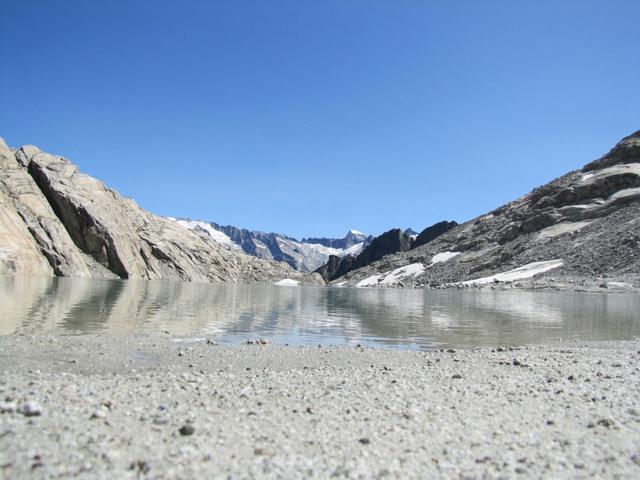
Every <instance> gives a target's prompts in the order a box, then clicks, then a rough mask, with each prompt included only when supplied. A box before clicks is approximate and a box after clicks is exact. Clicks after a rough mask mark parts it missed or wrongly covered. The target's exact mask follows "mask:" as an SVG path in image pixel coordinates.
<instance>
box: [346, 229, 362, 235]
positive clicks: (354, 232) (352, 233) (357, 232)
mask: <svg viewBox="0 0 640 480" xmlns="http://www.w3.org/2000/svg"><path fill="white" fill-rule="evenodd" d="M349 233H350V234H351V235H362V236H365V234H364V233H362V232H360V231H358V230H349Z"/></svg>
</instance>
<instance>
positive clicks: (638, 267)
mask: <svg viewBox="0 0 640 480" xmlns="http://www.w3.org/2000/svg"><path fill="white" fill-rule="evenodd" d="M409 266H411V268H408V269H407V272H413V274H414V275H413V276H412V277H411V278H410V280H411V281H410V282H407V278H406V276H404V277H403V276H402V275H400V274H398V272H396V273H395V275H396V276H397V277H398V278H401V277H402V278H401V280H402V281H398V282H397V284H395V285H394V281H393V278H391V277H389V274H390V273H391V272H394V271H396V270H397V269H401V268H404V267H409ZM551 267H552V268H551ZM516 269H518V270H517V271H515V272H513V270H516ZM543 270H544V271H543ZM536 271H539V272H540V273H539V274H537V275H536V274H534V272H536ZM505 273H508V275H504V274H505ZM532 273H533V275H532ZM498 274H500V275H499V276H498V277H497V278H494V276H495V275H498ZM374 276H375V278H374ZM364 279H373V280H374V281H367V282H363V284H366V285H367V286H375V285H372V283H375V281H378V282H379V283H378V285H379V286H401V285H402V284H404V285H406V284H411V285H414V286H432V287H439V286H444V285H449V284H459V283H460V282H467V283H473V281H478V280H482V279H485V280H482V281H481V282H476V283H483V284H490V285H495V284H498V283H503V284H508V285H516V286H522V287H539V286H540V287H550V288H556V287H557V288H565V287H567V288H582V287H583V286H588V287H593V286H594V285H595V286H600V287H601V288H603V289H604V288H609V287H608V285H609V284H610V285H611V286H616V285H623V284H627V285H633V286H635V287H639V286H640V131H639V132H636V133H634V134H632V135H630V136H628V137H626V138H624V139H623V140H621V141H620V142H619V143H618V144H617V145H616V146H615V147H614V148H613V149H612V150H611V151H610V152H609V153H608V154H606V155H604V156H603V157H602V158H600V159H599V160H596V161H593V162H591V163H589V164H587V165H586V166H585V167H584V168H583V169H581V170H578V171H574V172H570V173H568V174H566V175H564V176H562V177H560V178H558V179H556V180H553V181H551V182H550V183H548V184H546V185H544V186H542V187H539V188H536V189H534V190H533V191H532V192H530V193H529V194H527V195H525V196H523V197H521V198H519V199H517V200H515V201H513V202H511V203H508V204H506V205H504V206H502V207H500V208H497V209H495V210H494V211H492V212H489V213H487V214H486V215H483V216H480V217H478V218H475V219H473V220H470V221H468V222H465V223H463V224H461V225H458V226H456V227H455V228H453V229H451V230H449V231H447V232H446V233H444V234H443V235H441V236H439V237H438V238H436V239H435V240H432V241H430V242H428V243H426V244H424V245H421V246H417V247H416V248H414V249H412V250H410V251H408V252H400V253H397V254H393V255H387V256H385V257H384V258H383V259H381V260H379V261H378V262H374V263H373V264H370V265H367V266H365V267H362V268H360V269H358V270H354V271H351V272H349V273H347V274H346V275H344V276H343V277H341V278H338V279H336V280H335V281H336V282H340V283H341V285H357V284H358V283H360V282H361V281H362V280H364ZM486 279H490V280H486Z"/></svg>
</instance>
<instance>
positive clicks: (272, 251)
mask: <svg viewBox="0 0 640 480" xmlns="http://www.w3.org/2000/svg"><path fill="white" fill-rule="evenodd" d="M170 219H171V220H174V221H176V222H177V223H178V224H180V225H182V226H183V227H185V228H188V229H189V230H194V231H197V232H199V233H201V234H204V235H208V236H209V237H210V238H211V239H212V240H214V241H215V242H218V243H221V244H223V245H227V246H229V247H232V248H238V249H242V250H243V251H244V252H245V253H248V254H249V255H253V256H255V257H259V258H266V259H271V260H276V261H280V262H286V263H288V264H289V265H291V266H292V267H293V268H295V269H296V270H301V271H303V272H313V271H314V270H316V269H317V268H319V267H321V266H322V265H324V264H325V263H326V262H327V260H328V258H329V256H330V255H336V256H339V257H343V256H345V255H358V254H359V253H360V252H361V251H362V249H363V248H364V245H365V243H366V242H367V241H370V239H371V237H368V236H367V235H365V234H364V233H361V232H358V231H357V230H350V231H349V232H348V233H347V234H346V235H345V236H344V237H343V238H338V239H335V238H317V239H312V238H309V239H304V240H303V241H301V242H300V241H298V240H296V239H295V238H291V237H288V236H286V235H282V234H279V233H265V232H256V231H251V230H247V229H243V228H237V227H233V226H221V225H218V224H216V223H213V222H204V221H198V220H188V219H175V218H170Z"/></svg>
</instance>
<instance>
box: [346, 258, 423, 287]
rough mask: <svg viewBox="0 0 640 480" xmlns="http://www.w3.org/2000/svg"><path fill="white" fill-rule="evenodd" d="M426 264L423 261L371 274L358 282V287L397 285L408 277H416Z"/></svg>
mask: <svg viewBox="0 0 640 480" xmlns="http://www.w3.org/2000/svg"><path fill="white" fill-rule="evenodd" d="M424 270H425V269H424V265H423V264H422V263H412V264H410V265H405V266H404V267H399V268H396V269H395V270H391V271H389V272H384V273H378V274H376V275H371V276H370V277H367V278H365V279H364V280H361V281H360V282H358V283H357V285H356V287H359V288H363V287H375V286H378V285H384V286H390V285H397V284H398V283H400V282H401V281H403V280H406V279H407V278H415V277H417V276H418V275H420V274H422V273H423V272H424Z"/></svg>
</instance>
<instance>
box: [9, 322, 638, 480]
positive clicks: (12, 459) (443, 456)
mask: <svg viewBox="0 0 640 480" xmlns="http://www.w3.org/2000/svg"><path fill="white" fill-rule="evenodd" d="M174 340H175V339H171V338H170V336H168V335H165V336H164V337H162V336H158V337H154V336H134V337H124V338H119V337H106V336H92V335H85V336H80V337H74V336H62V337H60V336H58V337H27V336H5V337H0V412H2V413H0V477H1V478H48V477H57V478H68V477H70V476H76V475H78V476H80V477H84V478H138V477H148V478H255V477H272V478H278V477H279V478H301V477H315V478H327V477H336V478H398V477H402V478H408V477H414V478H540V477H545V478H594V477H599V478H639V477H640V405H639V403H640V369H639V366H638V365H639V360H640V342H639V341H629V342H594V343H566V344H559V345H545V346H532V347H523V348H517V349H508V348H506V349H502V348H500V349H495V350H492V349H482V350H473V351H471V350H462V351H455V352H453V351H446V352H430V353H420V352H404V351H388V350H369V349H361V348H332V347H317V348H300V347H281V346H274V345H256V344H254V345H246V346H238V347H223V346H218V345H213V344H209V343H207V342H204V341H200V342H196V343H188V342H176V341H174Z"/></svg>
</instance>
